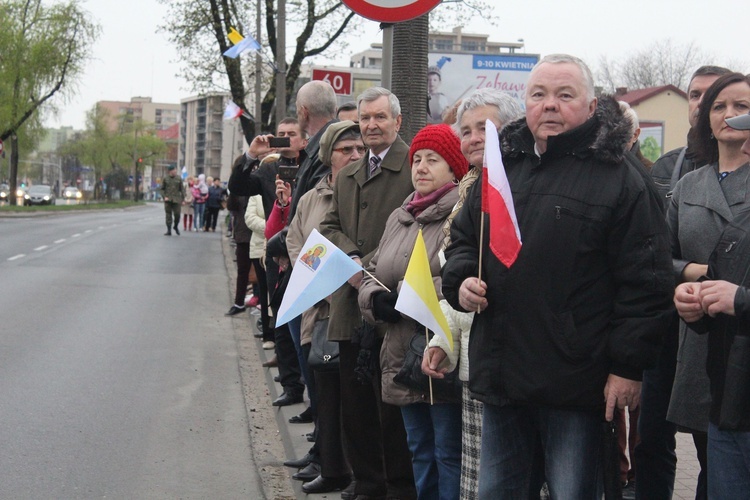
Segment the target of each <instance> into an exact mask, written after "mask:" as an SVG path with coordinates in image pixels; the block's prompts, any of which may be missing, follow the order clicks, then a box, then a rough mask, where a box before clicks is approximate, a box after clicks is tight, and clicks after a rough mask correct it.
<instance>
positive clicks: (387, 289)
mask: <svg viewBox="0 0 750 500" xmlns="http://www.w3.org/2000/svg"><path fill="white" fill-rule="evenodd" d="M362 270H363V271H364V272H365V274H367V276H369V277H370V278H372V279H373V280H374V281H375V283H377V284H378V285H380V286H382V287H383V288H385V290H386V291H387V292H390V291H391V289H390V288H388V287H387V286H385V285H384V284H383V283H381V282H380V280H379V279H377V278H376V277H375V276H373V275H372V273H370V272H369V271H368V270H367V269H365V268H364V267H363V268H362Z"/></svg>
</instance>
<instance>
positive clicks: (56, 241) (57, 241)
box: [53, 238, 65, 245]
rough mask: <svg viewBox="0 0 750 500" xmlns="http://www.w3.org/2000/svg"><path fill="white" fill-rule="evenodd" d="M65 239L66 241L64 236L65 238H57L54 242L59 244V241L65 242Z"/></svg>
mask: <svg viewBox="0 0 750 500" xmlns="http://www.w3.org/2000/svg"><path fill="white" fill-rule="evenodd" d="M64 241H65V238H63V239H61V240H55V241H54V242H53V243H54V244H55V245H57V244H58V243H62V242H64Z"/></svg>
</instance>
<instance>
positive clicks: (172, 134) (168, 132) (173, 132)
mask: <svg viewBox="0 0 750 500" xmlns="http://www.w3.org/2000/svg"><path fill="white" fill-rule="evenodd" d="M179 133H180V124H179V123H175V124H174V125H172V126H171V127H169V128H165V129H164V130H157V131H156V136H157V137H158V138H159V139H162V140H165V141H168V140H170V139H177V136H178V135H179Z"/></svg>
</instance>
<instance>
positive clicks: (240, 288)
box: [234, 241, 250, 306]
mask: <svg viewBox="0 0 750 500" xmlns="http://www.w3.org/2000/svg"><path fill="white" fill-rule="evenodd" d="M234 255H235V256H236V257H237V287H236V288H235V291H234V305H236V306H244V305H245V295H247V284H248V275H249V274H250V242H249V241H248V242H245V243H237V248H235V251H234Z"/></svg>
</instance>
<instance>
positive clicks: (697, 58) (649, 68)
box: [596, 39, 710, 92]
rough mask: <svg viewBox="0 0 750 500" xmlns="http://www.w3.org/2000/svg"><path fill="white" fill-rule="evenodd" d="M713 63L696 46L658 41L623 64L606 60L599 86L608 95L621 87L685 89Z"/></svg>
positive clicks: (598, 73)
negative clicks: (702, 68) (695, 74)
mask: <svg viewBox="0 0 750 500" xmlns="http://www.w3.org/2000/svg"><path fill="white" fill-rule="evenodd" d="M709 61H710V58H709V56H708V55H707V54H706V53H705V52H704V51H703V50H701V49H700V48H699V47H697V46H696V44H695V42H690V43H689V44H686V45H680V44H676V43H674V42H673V41H672V40H671V39H665V40H658V41H655V42H653V43H652V44H650V45H649V46H647V47H646V48H644V49H641V50H638V51H636V52H634V53H633V54H631V55H629V56H627V57H626V58H624V59H623V60H620V61H611V60H609V59H608V58H607V57H606V56H602V57H601V58H600V59H599V64H598V67H597V71H596V78H597V84H598V85H600V86H601V87H603V88H604V90H605V91H608V92H613V91H614V90H615V89H616V88H618V87H627V88H628V89H630V90H635V89H643V88H648V87H658V86H661V85H674V86H675V87H677V88H681V89H684V88H686V87H687V84H688V80H689V79H690V75H691V74H692V73H693V71H695V69H697V68H698V67H699V66H701V65H703V64H708V63H709Z"/></svg>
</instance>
